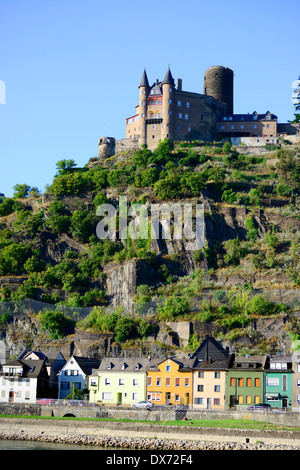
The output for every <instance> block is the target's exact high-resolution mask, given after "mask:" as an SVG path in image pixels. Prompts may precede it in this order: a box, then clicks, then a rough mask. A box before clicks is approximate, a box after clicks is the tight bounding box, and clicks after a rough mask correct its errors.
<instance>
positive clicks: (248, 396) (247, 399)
mask: <svg viewBox="0 0 300 470" xmlns="http://www.w3.org/2000/svg"><path fill="white" fill-rule="evenodd" d="M246 403H247V405H251V395H247V396H246Z"/></svg>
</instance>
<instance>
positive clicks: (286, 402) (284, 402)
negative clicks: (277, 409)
mask: <svg viewBox="0 0 300 470" xmlns="http://www.w3.org/2000/svg"><path fill="white" fill-rule="evenodd" d="M287 404H288V401H287V398H283V399H282V408H287Z"/></svg>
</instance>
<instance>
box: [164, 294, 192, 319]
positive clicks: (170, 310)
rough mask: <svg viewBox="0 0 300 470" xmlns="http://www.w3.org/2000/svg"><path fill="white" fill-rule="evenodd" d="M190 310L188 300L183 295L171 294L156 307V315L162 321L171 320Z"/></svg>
mask: <svg viewBox="0 0 300 470" xmlns="http://www.w3.org/2000/svg"><path fill="white" fill-rule="evenodd" d="M189 312H190V306H189V302H188V300H187V299H186V298H184V297H179V296H176V295H172V296H171V297H168V298H167V299H166V301H165V304H164V305H163V306H159V307H158V317H159V318H160V319H161V320H164V321H170V320H173V319H174V318H176V317H181V316H183V315H186V314H187V313H189Z"/></svg>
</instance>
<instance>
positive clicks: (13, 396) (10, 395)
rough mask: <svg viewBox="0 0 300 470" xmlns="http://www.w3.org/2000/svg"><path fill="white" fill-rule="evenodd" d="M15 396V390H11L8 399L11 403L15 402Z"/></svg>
mask: <svg viewBox="0 0 300 470" xmlns="http://www.w3.org/2000/svg"><path fill="white" fill-rule="evenodd" d="M14 398H15V392H11V391H10V392H9V396H8V401H9V403H13V402H14Z"/></svg>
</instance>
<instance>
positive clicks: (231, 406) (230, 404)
mask: <svg viewBox="0 0 300 470" xmlns="http://www.w3.org/2000/svg"><path fill="white" fill-rule="evenodd" d="M229 406H230V408H234V407H235V396H234V395H230V402H229Z"/></svg>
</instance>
